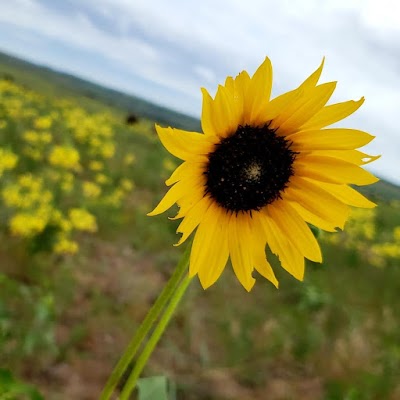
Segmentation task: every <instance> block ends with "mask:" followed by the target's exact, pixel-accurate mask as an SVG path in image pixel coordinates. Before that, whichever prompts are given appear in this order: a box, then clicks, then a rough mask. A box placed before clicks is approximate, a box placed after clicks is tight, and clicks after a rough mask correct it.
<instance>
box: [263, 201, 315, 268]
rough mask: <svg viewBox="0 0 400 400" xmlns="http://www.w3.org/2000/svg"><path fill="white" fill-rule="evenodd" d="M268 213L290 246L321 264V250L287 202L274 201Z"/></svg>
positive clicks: (305, 225)
mask: <svg viewBox="0 0 400 400" xmlns="http://www.w3.org/2000/svg"><path fill="white" fill-rule="evenodd" d="M268 212H269V215H270V216H271V218H273V219H274V221H275V222H276V223H277V224H278V225H279V226H280V227H281V229H282V231H283V232H284V233H285V235H286V236H287V238H288V239H289V241H290V242H291V243H292V245H293V246H295V247H296V248H297V250H299V252H300V253H301V254H303V256H304V257H306V258H308V259H309V260H312V261H315V262H322V254H321V249H320V247H319V245H318V242H317V240H316V239H315V236H314V235H313V233H312V232H311V229H310V228H309V227H308V225H307V224H306V223H305V222H304V220H303V219H302V218H301V217H300V216H299V214H298V213H297V212H296V211H295V210H294V209H293V208H292V207H291V206H290V205H289V203H288V202H284V201H276V202H274V203H272V204H270V205H269V206H268Z"/></svg>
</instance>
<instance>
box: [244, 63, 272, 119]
mask: <svg viewBox="0 0 400 400" xmlns="http://www.w3.org/2000/svg"><path fill="white" fill-rule="evenodd" d="M271 90H272V64H271V61H270V59H269V58H268V57H266V58H265V61H264V62H263V63H262V64H261V65H260V67H259V68H258V69H257V71H256V72H255V74H254V76H253V77H252V78H251V82H250V85H249V91H248V96H247V101H246V104H245V108H246V111H247V113H248V115H250V120H249V124H250V125H259V124H260V123H263V122H265V120H264V119H263V118H264V115H265V111H266V107H267V105H268V102H269V98H270V96H271Z"/></svg>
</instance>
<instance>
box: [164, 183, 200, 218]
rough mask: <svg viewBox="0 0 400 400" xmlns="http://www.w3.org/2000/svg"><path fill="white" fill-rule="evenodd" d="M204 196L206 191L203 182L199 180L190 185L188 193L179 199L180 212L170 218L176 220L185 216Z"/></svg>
mask: <svg viewBox="0 0 400 400" xmlns="http://www.w3.org/2000/svg"><path fill="white" fill-rule="evenodd" d="M203 179H204V178H203ZM186 182H187V181H186ZM204 196H205V193H204V183H203V182H201V181H198V182H196V183H195V184H191V185H188V187H187V192H186V195H185V196H183V197H182V198H181V199H179V200H178V201H177V204H178V206H179V212H178V214H177V215H176V216H175V217H173V218H169V219H171V220H175V219H179V218H182V217H184V216H185V215H186V214H187V213H188V212H189V210H190V209H191V208H192V207H194V206H195V205H196V204H197V203H198V202H199V201H200V200H201V199H202V198H203V197H204Z"/></svg>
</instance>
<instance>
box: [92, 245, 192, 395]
mask: <svg viewBox="0 0 400 400" xmlns="http://www.w3.org/2000/svg"><path fill="white" fill-rule="evenodd" d="M190 248H191V245H190V244H189V245H188V246H187V248H186V250H185V252H184V254H183V256H182V258H181V260H180V261H179V263H178V265H177V266H176V268H175V270H174V273H173V274H172V276H171V278H170V280H169V281H168V283H167V284H166V286H165V287H164V289H163V291H162V292H161V294H160V295H159V296H158V298H157V300H156V302H155V303H154V304H153V306H152V307H151V309H150V311H149V312H148V313H147V315H146V317H145V319H144V321H143V322H142V324H141V325H140V326H139V328H138V330H137V331H136V333H135V334H134V335H133V337H132V339H131V341H130V342H129V344H128V346H127V348H126V350H125V352H124V354H123V355H122V357H121V358H120V360H119V361H118V363H117V365H116V366H115V368H114V370H113V371H112V373H111V375H110V377H109V378H108V380H107V382H106V384H105V386H104V389H103V391H102V393H101V395H100V400H109V399H110V398H111V395H112V393H113V392H114V390H115V388H116V386H117V384H118V383H119V381H120V380H121V377H122V375H123V374H124V372H125V371H126V369H127V367H128V365H129V363H130V362H131V361H132V360H133V358H134V357H135V355H136V353H137V351H138V349H139V347H140V346H141V344H142V343H143V341H144V340H145V338H146V336H147V335H148V334H149V332H150V330H151V329H152V327H153V325H154V323H155V322H156V320H157V319H158V318H159V316H160V314H161V313H162V311H163V310H164V309H165V307H166V305H167V303H168V302H169V301H170V300H171V298H175V297H176V291H177V290H178V289H177V287H178V285H179V283H180V282H181V280H182V277H183V276H184V275H185V273H186V271H187V267H188V264H189V256H190ZM186 280H187V278H186ZM182 294H183V293H182ZM171 301H172V300H171ZM176 304H177V303H176ZM171 315H172V314H171ZM160 323H161V321H160V322H159V324H160ZM164 329H165V328H164ZM161 333H162V332H161ZM146 348H147V345H146V347H145V349H146ZM145 349H144V350H145ZM150 354H151V352H150ZM150 354H149V355H150ZM142 369H143V368H142ZM139 373H140V372H139Z"/></svg>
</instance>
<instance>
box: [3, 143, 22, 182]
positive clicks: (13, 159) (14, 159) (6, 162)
mask: <svg viewBox="0 0 400 400" xmlns="http://www.w3.org/2000/svg"><path fill="white" fill-rule="evenodd" d="M17 163H18V156H17V155H16V154H14V153H13V152H12V151H10V150H7V149H3V148H1V147H0V176H1V175H3V172H4V171H6V170H11V169H14V168H15V166H16V165H17Z"/></svg>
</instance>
